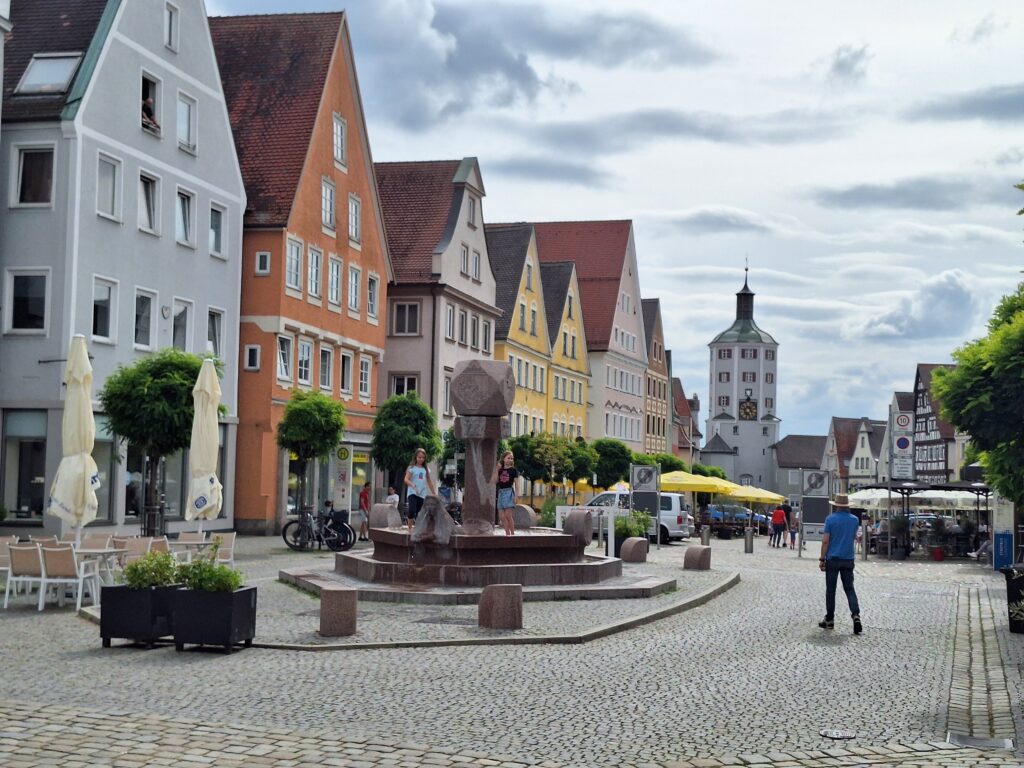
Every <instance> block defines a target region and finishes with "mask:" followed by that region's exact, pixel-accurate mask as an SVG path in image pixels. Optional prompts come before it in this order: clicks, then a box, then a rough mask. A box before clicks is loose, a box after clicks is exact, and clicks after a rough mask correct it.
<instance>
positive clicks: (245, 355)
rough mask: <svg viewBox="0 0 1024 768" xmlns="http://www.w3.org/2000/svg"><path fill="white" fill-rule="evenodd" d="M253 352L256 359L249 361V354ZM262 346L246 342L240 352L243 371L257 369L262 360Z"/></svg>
mask: <svg viewBox="0 0 1024 768" xmlns="http://www.w3.org/2000/svg"><path fill="white" fill-rule="evenodd" d="M253 352H255V353H256V359H255V361H254V362H251V363H250V362H249V356H250V355H251V354H252V353H253ZM262 357H263V347H261V346H260V345H259V344H246V345H245V348H244V350H243V352H242V370H243V371H258V370H259V369H260V364H261V363H262V362H263V361H262V359H261V358H262Z"/></svg>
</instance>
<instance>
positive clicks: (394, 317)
mask: <svg viewBox="0 0 1024 768" xmlns="http://www.w3.org/2000/svg"><path fill="white" fill-rule="evenodd" d="M410 305H414V306H415V307H416V330H415V331H412V332H410V331H409V330H408V329H409V310H408V307H409V306H410ZM400 306H404V307H406V308H407V309H406V311H405V327H406V330H404V331H399V330H398V307H400ZM421 309H422V306H421V305H420V302H418V301H394V302H392V303H391V335H392V336H419V335H420V328H421V327H422V321H423V320H422V314H423V313H422V312H421Z"/></svg>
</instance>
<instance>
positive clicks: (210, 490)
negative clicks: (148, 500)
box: [185, 358, 224, 531]
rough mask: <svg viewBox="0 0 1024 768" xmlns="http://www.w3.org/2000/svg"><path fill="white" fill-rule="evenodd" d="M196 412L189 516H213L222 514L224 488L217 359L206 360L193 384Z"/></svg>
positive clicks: (187, 513) (200, 519) (189, 517)
mask: <svg viewBox="0 0 1024 768" xmlns="http://www.w3.org/2000/svg"><path fill="white" fill-rule="evenodd" d="M192 401H193V403H195V414H194V415H193V417H192V442H191V443H190V444H189V449H188V470H189V487H188V505H187V506H186V507H185V519H186V520H199V530H200V531H202V530H203V522H202V521H203V520H213V519H215V518H216V517H217V515H218V514H220V507H221V503H222V502H223V496H222V495H221V492H222V490H223V488H224V486H223V485H221V483H220V480H218V479H217V453H218V451H219V448H220V440H219V439H218V438H219V436H220V426H219V422H218V420H217V410H218V408H219V406H220V381H219V380H218V378H217V369H216V367H215V366H214V364H213V360H211V359H209V358H207V359H206V360H203V367H202V368H200V369H199V378H198V379H197V380H196V385H195V387H193V388H192Z"/></svg>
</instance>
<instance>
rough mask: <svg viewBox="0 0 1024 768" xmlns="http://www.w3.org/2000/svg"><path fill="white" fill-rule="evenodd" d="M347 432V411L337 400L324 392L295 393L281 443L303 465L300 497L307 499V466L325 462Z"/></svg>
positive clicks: (280, 434) (281, 427)
mask: <svg viewBox="0 0 1024 768" xmlns="http://www.w3.org/2000/svg"><path fill="white" fill-rule="evenodd" d="M344 431H345V409H344V407H343V406H342V405H341V403H339V402H338V401H337V400H335V399H333V398H331V397H329V396H327V395H324V394H321V393H320V392H304V391H302V390H300V389H295V390H292V396H291V399H290V400H289V401H288V404H287V405H286V406H285V407H284V416H283V417H282V418H281V421H279V422H278V424H277V444H278V446H280V447H281V448H283V449H284V450H286V451H288V452H289V453H294V454H295V458H296V460H297V461H298V462H299V467H298V470H299V471H298V478H299V488H298V489H297V490H298V495H297V497H296V498H299V499H305V498H306V489H305V483H306V465H307V464H308V463H309V462H310V461H312V460H314V459H322V458H325V457H326V456H328V455H329V454H330V452H331V451H333V450H334V449H335V447H336V446H337V445H338V443H340V442H341V436H342V433H343V432H344Z"/></svg>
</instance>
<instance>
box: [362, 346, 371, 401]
mask: <svg viewBox="0 0 1024 768" xmlns="http://www.w3.org/2000/svg"><path fill="white" fill-rule="evenodd" d="M364 365H365V373H366V381H365V382H364V381H363V373H364ZM364 383H365V386H363V385H364ZM372 388H373V359H372V358H371V357H370V356H369V355H360V356H359V397H360V399H367V400H368V399H369V397H370V392H371V391H372Z"/></svg>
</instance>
